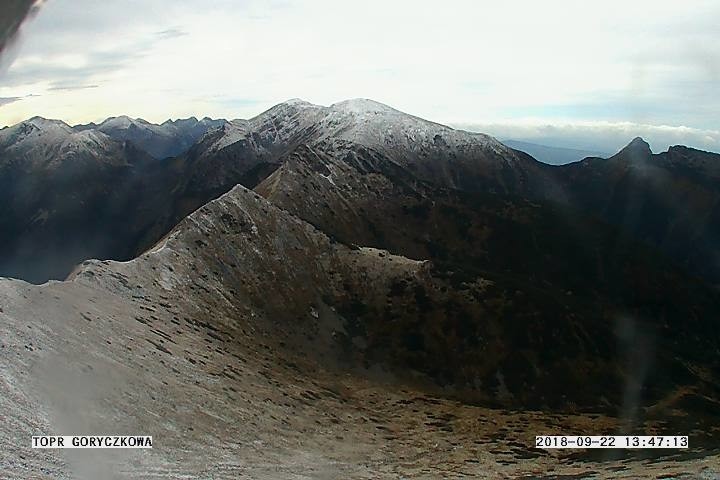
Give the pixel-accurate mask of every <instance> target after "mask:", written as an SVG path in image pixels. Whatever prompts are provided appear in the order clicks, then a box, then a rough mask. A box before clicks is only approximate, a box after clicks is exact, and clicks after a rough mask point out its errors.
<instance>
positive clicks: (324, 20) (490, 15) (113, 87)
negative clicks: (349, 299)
mask: <svg viewBox="0 0 720 480" xmlns="http://www.w3.org/2000/svg"><path fill="white" fill-rule="evenodd" d="M718 20H720V2H718V1H717V0H687V1H683V2H678V1H672V2H670V1H657V0H656V1H632V0H621V1H616V0H605V1H601V2H600V1H598V2H585V1H577V0H573V1H569V0H568V1H565V0H562V1H560V0H558V1H543V2H538V1H517V0H504V1H493V2H490V1H479V0H471V1H452V0H449V1H444V2H427V1H419V0H415V1H404V0H384V1H376V0H365V1H362V2H349V1H340V0H318V1H314V0H311V1H308V0H263V1H260V0H259V1H254V0H248V1H230V0H214V1H205V0H112V1H110V0H108V1H97V0H47V1H46V3H45V5H44V6H43V7H42V8H41V10H40V12H39V14H38V15H37V16H36V18H34V19H33V20H31V21H29V22H28V23H27V24H26V25H25V26H24V28H23V29H22V35H21V38H20V41H19V42H17V43H16V45H15V47H14V48H13V51H12V52H11V55H9V56H6V58H5V60H4V64H3V65H2V66H0V126H4V125H9V124H14V123H17V122H18V121H21V120H23V119H26V118H28V117H32V116H34V115H41V116H44V117H47V118H59V119H62V120H65V121H66V122H68V123H70V124H75V123H85V122H89V121H96V122H97V121H101V120H102V119H104V118H106V117H109V116H115V115H121V114H126V115H129V116H132V117H142V118H145V119H147V120H150V121H154V122H162V121H164V120H166V119H168V118H179V117H188V116H191V115H194V116H198V117H202V116H210V117H215V118H217V117H222V118H229V119H232V118H248V117H252V116H254V115H256V114H258V113H260V112H261V111H263V110H265V109H267V108H268V107H270V106H272V105H274V104H276V103H278V102H281V101H283V100H286V99H288V98H293V97H299V98H302V99H305V100H308V101H310V102H313V103H318V104H323V105H329V104H331V103H334V102H337V101H340V100H344V99H348V98H356V97H366V98H372V99H374V100H377V101H380V102H383V103H386V104H388V105H391V106H393V107H395V108H398V109H399V110H403V111H406V112H408V113H412V114H414V115H417V116H420V117H424V118H427V119H430V120H434V121H438V122H441V123H447V124H453V125H464V126H468V125H470V127H468V128H474V129H480V130H482V131H486V132H487V133H490V134H493V135H496V136H498V137H501V138H519V139H525V140H533V139H539V140H542V139H543V138H545V137H543V135H545V136H547V132H548V131H551V132H552V133H553V134H554V135H560V136H561V137H563V135H564V137H563V138H565V140H567V142H565V143H566V146H575V147H589V146H590V144H594V143H596V142H599V143H600V144H603V142H608V143H612V145H610V146H608V148H604V149H603V150H607V151H611V150H613V149H615V147H616V143H620V144H622V143H627V141H629V140H630V139H631V138H632V137H633V136H635V135H642V136H644V137H646V138H647V139H648V140H649V141H650V143H651V145H652V146H653V149H654V150H660V149H664V148H666V147H667V145H668V144H677V143H685V144H688V145H691V146H696V147H699V148H705V149H709V150H714V151H720V122H718V118H720V116H719V115H718V112H720V95H719V94H718V93H719V92H720V27H718ZM548 129H550V130H548ZM578 132H584V134H587V135H590V136H591V137H592V139H591V140H587V139H585V140H583V138H585V137H582V138H581V137H579V136H578V135H577V134H578ZM618 132H619V133H618ZM573 135H574V136H573ZM625 135H627V138H626V139H625V138H624V137H625Z"/></svg>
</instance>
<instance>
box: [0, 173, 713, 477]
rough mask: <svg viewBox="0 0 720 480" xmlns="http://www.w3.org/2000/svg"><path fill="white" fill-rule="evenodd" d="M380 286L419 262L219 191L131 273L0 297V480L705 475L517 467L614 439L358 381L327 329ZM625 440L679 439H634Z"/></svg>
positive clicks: (344, 330) (92, 270)
mask: <svg viewBox="0 0 720 480" xmlns="http://www.w3.org/2000/svg"><path fill="white" fill-rule="evenodd" d="M398 279H403V280H404V281H406V282H410V283H411V284H412V283H416V284H417V285H425V286H429V285H430V284H431V283H428V282H434V281H435V280H432V279H431V278H429V277H428V271H427V265H426V264H425V262H417V261H412V260H408V259H405V258H403V257H399V256H393V255H389V254H388V253H387V252H383V251H378V250H375V249H367V248H360V249H351V248H348V247H346V246H343V245H340V244H337V243H334V242H332V241H331V240H330V239H329V238H328V237H326V236H325V235H324V234H322V233H321V232H319V231H317V230H316V229H314V228H313V227H311V226H310V225H308V224H307V223H305V222H303V221H301V220H299V219H297V218H295V217H293V216H291V215H290V214H288V213H287V212H284V211H283V210H280V209H279V208H277V207H275V206H273V205H272V204H270V203H269V202H267V201H266V200H264V199H262V198H261V197H259V196H258V195H256V194H254V193H252V192H250V191H248V190H246V189H244V188H242V187H237V188H235V189H233V191H231V192H230V193H228V194H226V195H224V196H223V197H221V198H220V199H218V200H216V201H214V202H211V203H210V204H208V205H207V206H205V207H203V208H201V209H200V210H198V211H197V212H195V213H193V214H192V215H191V216H190V217H188V218H187V219H185V220H184V221H183V222H181V223H180V224H179V225H178V226H177V227H176V228H175V229H174V230H173V232H172V233H171V234H170V235H168V236H167V238H165V239H163V240H162V241H161V242H159V243H158V244H157V245H156V246H155V247H154V248H153V249H152V250H151V251H149V252H147V253H146V254H144V255H143V256H141V257H140V258H138V259H136V260H133V261H130V262H126V263H118V262H98V261H92V262H88V263H86V264H85V265H82V266H81V267H80V268H78V270H77V271H76V272H74V274H73V277H72V279H71V280H70V281H68V282H51V283H48V284H46V285H43V286H32V285H28V284H26V283H24V282H21V281H16V280H3V281H2V282H0V331H1V332H2V335H1V336H0V338H1V339H2V340H0V355H1V356H2V361H0V403H1V405H0V406H1V407H2V411H3V422H2V423H1V424H0V438H2V439H3V442H4V444H3V448H2V449H1V450H0V463H1V464H2V465H3V469H4V470H3V471H4V473H5V474H7V475H9V476H10V477H12V478H27V479H45V478H48V479H49V478H53V479H56V478H80V479H98V478H113V479H114V478H148V479H160V478H178V477H191V478H196V477H212V478H218V479H220V478H228V479H230V478H298V479H299V478H338V477H342V478H397V477H399V476H400V477H403V476H405V477H433V478H436V477H448V476H462V475H465V476H474V477H479V478H498V477H501V476H512V477H517V476H522V475H533V474H535V475H537V474H542V473H546V472H548V471H550V470H552V471H554V472H555V473H557V474H558V475H561V474H567V475H575V474H582V473H587V472H589V471H593V472H595V475H596V477H598V478H622V477H623V476H624V477H625V478H636V477H637V476H638V475H639V474H640V472H642V474H644V475H647V474H651V473H653V472H656V473H658V474H659V473H661V472H662V473H668V472H670V473H673V474H675V475H676V476H677V477H678V478H693V477H691V476H690V475H695V476H696V475H700V474H702V475H706V476H707V475H713V474H715V473H717V472H718V469H719V468H720V466H719V465H718V459H717V457H715V456H711V455H709V456H708V454H707V453H705V454H704V456H703V457H702V458H699V459H693V458H692V457H693V455H688V456H687V457H681V458H680V459H681V460H682V459H685V460H686V461H685V462H677V459H674V460H673V461H672V462H670V461H663V460H662V459H660V461H657V462H654V463H652V464H647V463H643V462H642V461H641V460H640V459H637V458H634V457H633V456H630V457H629V458H627V459H621V460H615V461H597V460H593V459H592V458H591V457H583V456H578V455H576V454H572V453H545V452H542V451H535V450H532V449H531V445H532V444H533V443H532V442H533V435H535V434H536V433H538V432H543V433H559V432H566V431H588V429H590V428H591V429H592V430H593V431H594V432H596V433H598V434H599V433H602V432H607V433H610V432H617V431H618V430H619V429H621V428H622V425H621V421H620V420H618V419H613V418H609V417H605V416H603V415H596V416H594V417H593V418H589V417H587V416H579V415H552V414H541V413H539V412H533V411H526V412H522V413H519V412H517V411H516V412H509V411H506V410H503V409H487V408H480V407H475V406H471V405H466V404H463V403H460V402H457V401H452V400H449V399H445V398H442V397H440V396H437V395H432V394H430V395H428V393H423V392H424V391H425V392H426V390H425V388H426V385H425V384H424V382H423V381H421V380H420V381H418V380H415V381H413V380H412V377H409V376H405V374H404V373H403V371H402V370H392V369H390V370H388V369H387V368H388V366H387V365H383V364H371V365H367V366H363V365H360V364H358V363H357V362H356V355H357V351H358V349H362V348H363V345H362V342H360V339H355V338H354V337H352V336H351V335H352V331H351V326H352V325H353V323H352V322H351V321H350V320H351V318H348V317H346V315H345V314H341V313H340V312H342V311H344V309H345V308H344V306H345V305H346V303H347V302H350V303H353V299H354V298H358V296H360V298H362V299H363V301H364V302H365V304H366V305H367V306H368V307H370V308H374V307H375V306H380V305H384V304H385V303H386V302H387V301H388V299H387V291H388V290H392V289H393V285H394V284H395V283H396V281H397V280H398ZM409 300H410V299H403V297H402V296H400V297H399V298H397V299H396V300H395V301H397V302H400V303H402V302H404V301H409ZM351 339H352V340H351ZM348 340H351V341H348ZM637 428H640V429H642V430H643V431H652V432H658V431H663V429H667V428H677V427H676V426H668V424H667V423H665V421H659V420H652V419H648V420H645V421H644V422H643V424H642V425H641V426H639V427H636V430H635V431H637ZM38 433H44V434H75V433H77V434H80V433H87V434H91V433H113V434H123V433H127V434H135V433H142V434H148V435H153V437H154V448H153V449H152V450H151V451H122V452H118V453H98V452H96V451H88V450H81V451H65V452H59V451H43V450H31V449H30V448H29V446H30V442H29V439H30V436H31V435H33V434H38ZM688 433H691V432H688ZM694 435H696V438H698V445H697V447H696V449H695V450H694V451H693V452H692V453H693V454H695V453H698V452H701V450H698V449H699V448H700V446H701V441H700V437H699V436H698V435H699V434H698V433H697V432H696V433H694ZM110 472H112V473H110Z"/></svg>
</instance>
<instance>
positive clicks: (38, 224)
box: [0, 118, 157, 281]
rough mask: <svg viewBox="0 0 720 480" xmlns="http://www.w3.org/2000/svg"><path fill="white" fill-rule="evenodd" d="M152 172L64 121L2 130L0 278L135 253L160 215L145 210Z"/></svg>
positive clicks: (121, 149)
mask: <svg viewBox="0 0 720 480" xmlns="http://www.w3.org/2000/svg"><path fill="white" fill-rule="evenodd" d="M153 168H154V166H153V163H152V159H151V158H150V157H149V156H147V154H145V153H144V152H142V151H140V150H138V149H137V148H135V147H133V146H132V145H130V144H128V143H118V142H115V141H114V140H112V139H110V138H109V137H108V136H107V135H105V134H103V133H100V132H96V131H84V132H75V131H73V130H72V129H71V128H70V127H69V126H67V125H65V124H63V123H62V122H57V121H49V120H44V119H40V118H34V119H31V120H29V121H27V122H23V123H21V124H18V125H15V126H13V127H10V128H6V129H3V130H1V131H0V245H1V248H0V274H2V275H6V276H19V277H21V278H26V279H29V280H31V281H44V280H45V279H47V278H48V277H56V278H57V277H58V276H60V277H61V276H64V275H66V274H67V272H68V271H69V270H70V269H71V268H72V267H73V265H75V264H76V263H78V262H79V261H82V260H83V259H86V258H88V256H101V257H102V256H106V255H119V256H123V255H130V254H134V253H135V252H134V251H133V250H132V245H133V244H134V243H135V242H136V239H135V236H136V235H138V234H139V233H140V232H141V231H142V230H143V229H145V228H148V226H149V225H152V223H153V222H154V221H155V217H156V216H157V213H156V212H152V207H151V206H147V204H145V206H143V207H142V209H145V210H146V212H147V213H143V211H142V209H141V208H140V203H141V202H151V201H152V200H153V199H154V198H153V197H154V193H153V192H154V187H153V185H152V180H151V178H150V176H149V175H148V172H150V171H152V169H153ZM129 212H134V213H135V215H136V216H134V217H128V213H129Z"/></svg>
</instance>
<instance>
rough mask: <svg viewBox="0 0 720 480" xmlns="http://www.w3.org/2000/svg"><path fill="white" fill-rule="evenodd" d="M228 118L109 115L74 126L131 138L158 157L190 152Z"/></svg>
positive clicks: (112, 136)
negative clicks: (148, 118)
mask: <svg viewBox="0 0 720 480" xmlns="http://www.w3.org/2000/svg"><path fill="white" fill-rule="evenodd" d="M225 123H226V121H225V120H213V119H211V118H207V117H205V118H203V119H202V120H198V119H197V118H195V117H190V118H186V119H178V120H167V121H165V122H163V123H162V124H160V125H156V124H153V123H150V122H147V121H145V120H143V119H141V118H137V119H133V118H129V117H127V116H121V117H112V118H108V119H107V120H105V121H104V122H102V123H100V124H99V125H96V124H93V123H91V124H87V125H77V126H75V127H73V128H74V129H75V130H77V131H86V130H96V131H99V132H102V133H104V134H106V135H108V136H109V137H111V138H114V139H115V140H119V141H130V142H132V143H133V144H134V145H135V146H136V147H138V148H140V149H142V150H144V151H146V152H147V153H149V154H150V155H151V156H153V157H154V158H157V159H163V158H167V157H174V156H176V155H180V154H181V153H184V152H186V151H187V150H188V149H189V148H190V147H191V146H192V145H193V144H194V143H195V142H197V141H198V140H199V139H200V138H201V137H202V136H203V135H205V134H206V133H207V132H208V131H209V130H213V129H215V128H219V127H221V126H222V125H224V124H225Z"/></svg>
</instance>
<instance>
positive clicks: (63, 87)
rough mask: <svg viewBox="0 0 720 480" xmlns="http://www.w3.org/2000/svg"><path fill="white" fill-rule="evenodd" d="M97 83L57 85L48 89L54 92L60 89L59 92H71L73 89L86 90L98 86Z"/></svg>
mask: <svg viewBox="0 0 720 480" xmlns="http://www.w3.org/2000/svg"><path fill="white" fill-rule="evenodd" d="M98 87H99V85H58V86H53V87H50V88H48V90H49V91H51V92H55V91H61V92H71V91H74V90H87V89H89V88H98Z"/></svg>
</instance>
